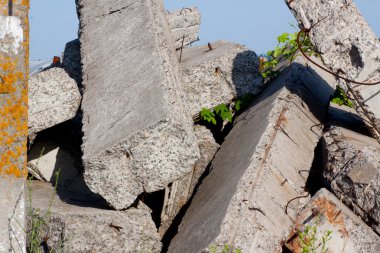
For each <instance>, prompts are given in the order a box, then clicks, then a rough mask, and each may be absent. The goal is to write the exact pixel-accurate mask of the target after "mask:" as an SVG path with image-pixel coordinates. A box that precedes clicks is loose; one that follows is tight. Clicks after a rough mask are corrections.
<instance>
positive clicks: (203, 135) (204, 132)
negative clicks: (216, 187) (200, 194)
mask: <svg viewBox="0 0 380 253" xmlns="http://www.w3.org/2000/svg"><path fill="white" fill-rule="evenodd" d="M194 132H195V136H196V137H197V142H198V146H199V149H200V153H201V158H200V159H199V160H198V161H197V162H196V163H195V165H194V168H193V171H192V172H191V173H190V174H188V175H186V176H185V177H183V178H180V179H179V180H176V181H175V182H173V183H172V184H171V185H170V186H168V187H166V188H165V201H164V205H163V208H162V214H161V226H160V228H159V233H160V236H161V237H163V236H164V234H165V233H166V231H167V230H168V228H169V227H170V225H171V224H172V221H173V219H174V218H175V217H176V215H177V214H178V213H179V211H180V210H181V208H182V207H183V206H184V205H185V204H186V203H187V201H188V200H189V198H190V197H191V195H192V194H193V192H194V189H195V187H196V185H197V184H198V182H199V179H200V178H201V176H202V174H203V173H204V172H205V171H206V169H207V166H208V165H209V163H210V162H211V161H212V159H213V158H214V156H215V153H216V151H217V150H218V149H219V144H217V143H216V142H215V140H214V137H213V135H212V133H211V132H210V130H208V129H207V128H206V127H204V126H199V125H197V126H194Z"/></svg>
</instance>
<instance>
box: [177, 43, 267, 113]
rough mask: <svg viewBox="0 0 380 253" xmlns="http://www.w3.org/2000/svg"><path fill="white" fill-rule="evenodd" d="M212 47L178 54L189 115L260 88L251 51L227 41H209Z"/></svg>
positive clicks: (260, 82)
mask: <svg viewBox="0 0 380 253" xmlns="http://www.w3.org/2000/svg"><path fill="white" fill-rule="evenodd" d="M212 47H213V50H209V48H208V46H197V47H191V48H185V49H184V50H183V52H182V61H181V65H182V76H183V89H184V91H185V93H186V95H187V106H188V108H189V111H190V113H191V115H196V114H198V113H199V112H200V111H201V110H202V108H213V107H215V106H217V105H219V104H221V103H229V102H231V100H232V99H234V98H236V97H240V96H243V95H245V94H247V93H253V94H256V93H258V92H259V91H260V90H261V88H262V85H263V79H262V76H261V73H260V71H259V58H258V57H257V55H256V53H255V52H253V51H251V50H248V48H246V47H244V46H241V45H239V44H235V43H231V42H227V41H217V42H213V43H212Z"/></svg>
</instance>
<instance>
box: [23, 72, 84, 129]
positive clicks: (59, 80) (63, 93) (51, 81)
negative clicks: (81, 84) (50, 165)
mask: <svg viewBox="0 0 380 253" xmlns="http://www.w3.org/2000/svg"><path fill="white" fill-rule="evenodd" d="M80 100H81V96H80V94H79V90H78V86H77V84H76V83H75V81H74V80H73V79H72V78H70V77H69V76H68V75H67V73H66V72H65V70H64V69H61V68H51V69H48V70H46V71H43V72H40V73H38V74H36V75H33V76H32V77H30V80H29V110H28V113H29V118H28V127H29V135H31V134H34V133H37V132H40V131H42V130H44V129H47V128H49V127H52V126H54V125H57V124H59V123H62V122H64V121H66V120H69V119H71V118H73V117H74V116H75V114H76V112H77V110H78V107H79V104H80Z"/></svg>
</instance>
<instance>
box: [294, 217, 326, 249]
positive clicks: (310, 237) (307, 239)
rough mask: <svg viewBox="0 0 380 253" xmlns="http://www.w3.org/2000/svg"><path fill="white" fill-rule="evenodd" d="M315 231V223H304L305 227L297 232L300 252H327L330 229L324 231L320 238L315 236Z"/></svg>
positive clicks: (316, 228)
mask: <svg viewBox="0 0 380 253" xmlns="http://www.w3.org/2000/svg"><path fill="white" fill-rule="evenodd" d="M317 231H318V227H317V225H313V226H310V225H308V224H306V226H305V229H304V230H303V231H299V232H298V237H299V245H300V246H301V248H302V253H326V252H327V250H328V247H327V242H328V241H330V240H331V234H332V231H331V230H328V231H325V232H324V233H323V236H322V238H320V239H319V238H318V237H317Z"/></svg>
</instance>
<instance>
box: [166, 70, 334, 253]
mask: <svg viewBox="0 0 380 253" xmlns="http://www.w3.org/2000/svg"><path fill="white" fill-rule="evenodd" d="M300 73H302V72H300V71H299V64H296V67H295V68H293V66H291V67H290V68H288V69H287V70H285V71H284V73H283V74H282V75H281V76H280V77H278V78H277V79H276V80H275V81H274V82H273V83H271V85H270V86H269V87H268V88H267V89H265V90H264V91H263V93H261V94H260V96H259V97H258V98H256V99H255V102H254V103H253V105H251V106H250V108H249V109H248V110H247V111H246V112H244V113H243V114H242V115H240V116H239V117H238V119H237V121H236V124H235V126H234V128H233V129H232V130H231V132H230V134H229V135H228V136H227V138H226V140H225V141H224V143H223V144H222V145H221V148H220V150H219V151H218V153H217V154H216V156H215V159H214V160H213V162H212V167H211V171H210V174H209V175H208V176H207V177H206V178H205V179H204V181H203V183H202V184H201V185H200V187H199V188H198V190H197V192H196V194H195V196H194V199H193V200H192V202H191V204H190V207H189V209H188V211H187V212H186V214H185V216H184V218H183V221H182V224H181V225H180V228H179V231H178V234H177V235H176V236H175V237H174V239H173V240H172V242H171V244H170V246H169V252H173V253H174V252H201V251H202V250H207V249H208V247H209V246H210V245H216V246H223V245H225V244H228V245H230V246H233V247H235V248H239V249H240V250H241V251H242V252H252V251H254V252H278V251H280V250H281V241H282V240H284V238H285V237H286V235H287V234H288V233H289V232H290V230H291V227H292V224H293V220H294V219H295V217H296V214H297V212H298V211H300V210H301V209H302V207H303V206H304V204H305V203H306V202H307V201H308V199H309V195H308V193H307V192H305V189H304V187H305V184H306V180H307V178H308V174H309V170H310V168H311V163H312V160H313V156H314V149H315V147H316V145H317V143H318V140H319V138H320V136H321V134H322V129H321V128H319V127H318V125H319V124H320V123H321V122H322V121H323V118H324V112H323V108H324V107H325V105H326V103H328V97H329V94H325V93H321V91H323V90H324V89H326V88H327V90H328V88H330V87H323V86H324V85H326V84H325V83H324V82H320V83H319V85H311V84H310V83H308V82H306V83H304V82H302V81H300V79H299V76H298V75H299V74H300ZM315 78H318V75H315ZM330 89H331V88H330ZM331 92H332V89H331Z"/></svg>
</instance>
